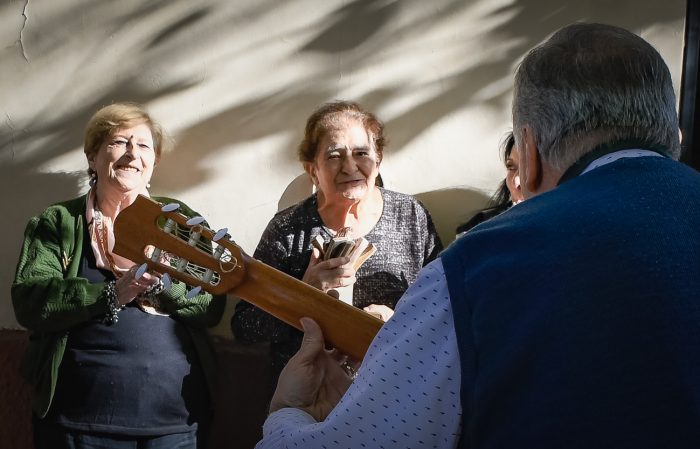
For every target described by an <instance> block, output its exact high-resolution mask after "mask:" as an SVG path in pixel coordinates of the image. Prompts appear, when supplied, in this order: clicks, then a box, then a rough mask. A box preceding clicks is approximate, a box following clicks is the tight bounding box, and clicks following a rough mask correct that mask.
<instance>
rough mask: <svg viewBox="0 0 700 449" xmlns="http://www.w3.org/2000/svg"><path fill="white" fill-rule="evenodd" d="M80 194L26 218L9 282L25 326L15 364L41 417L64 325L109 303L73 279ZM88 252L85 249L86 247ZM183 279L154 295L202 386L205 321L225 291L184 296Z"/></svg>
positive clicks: (211, 321) (216, 316)
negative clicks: (191, 350) (190, 346)
mask: <svg viewBox="0 0 700 449" xmlns="http://www.w3.org/2000/svg"><path fill="white" fill-rule="evenodd" d="M153 199H154V200H155V201H159V202H161V203H172V202H177V203H179V204H180V209H179V212H181V213H183V214H184V215H187V216H190V217H192V216H195V215H197V214H196V213H195V212H194V211H193V210H192V209H190V208H189V207H187V206H186V205H185V204H183V203H181V202H179V201H177V200H173V199H171V198H164V197H153ZM85 208H86V195H83V196H81V197H78V198H75V199H72V200H69V201H65V202H62V203H58V204H55V205H53V206H50V207H49V208H47V209H46V210H45V211H44V212H43V213H42V214H41V215H39V216H36V217H33V218H32V219H31V220H29V223H28V224H27V228H26V230H25V232H24V243H23V244H22V251H21V253H20V258H19V262H18V264H17V271H16V274H15V279H14V282H13V283H12V304H13V306H14V310H15V316H16V317H17V321H18V322H19V324H21V325H22V326H24V327H26V328H27V329H29V330H30V331H31V334H30V337H29V347H28V349H27V354H26V356H25V359H24V361H23V363H22V367H21V371H22V375H23V376H24V377H25V378H26V379H27V380H29V382H30V383H31V384H32V385H33V386H34V399H33V404H32V408H33V410H34V413H35V414H36V415H37V416H38V417H41V418H43V417H44V416H46V413H47V412H48V410H49V408H50V407H51V401H52V399H53V395H54V391H55V389H56V380H57V378H58V368H59V366H60V364H61V360H62V358H63V353H64V351H65V348H66V341H67V339H68V333H69V331H70V329H71V327H73V326H75V325H77V324H80V323H84V322H86V321H88V320H91V319H93V318H95V317H98V316H101V315H104V314H105V313H106V312H107V310H108V304H107V300H106V299H105V297H104V296H103V295H102V291H103V290H104V287H105V284H104V283H97V284H91V283H89V282H88V281H87V280H86V279H83V278H80V277H78V269H79V267H80V260H81V258H82V253H83V240H84V239H83V235H84V226H85V223H86V221H85ZM86 250H87V251H90V250H91V249H90V248H86ZM185 294H186V285H185V284H183V283H181V282H173V287H172V288H171V289H170V290H168V291H167V292H163V293H161V294H160V295H159V297H158V299H159V300H160V302H161V304H162V305H163V306H164V308H165V309H166V311H167V312H169V313H170V315H171V316H172V317H174V319H177V320H179V321H180V322H182V323H183V324H185V325H186V328H187V329H188V331H189V332H190V334H191V336H192V340H193V342H194V345H195V348H196V350H197V353H198V355H199V358H200V362H201V365H202V368H203V369H204V372H205V375H206V377H207V382H208V384H209V388H210V391H211V389H212V388H213V386H214V385H215V379H214V376H215V373H216V365H215V354H214V351H213V348H212V345H211V342H210V340H209V336H208V333H207V331H206V328H207V327H211V326H214V325H216V324H217V323H218V322H219V320H220V319H221V316H222V315H223V312H224V307H225V305H226V304H225V302H226V297H225V296H212V295H210V294H208V293H203V294H200V295H198V296H195V297H194V298H192V299H187V298H185Z"/></svg>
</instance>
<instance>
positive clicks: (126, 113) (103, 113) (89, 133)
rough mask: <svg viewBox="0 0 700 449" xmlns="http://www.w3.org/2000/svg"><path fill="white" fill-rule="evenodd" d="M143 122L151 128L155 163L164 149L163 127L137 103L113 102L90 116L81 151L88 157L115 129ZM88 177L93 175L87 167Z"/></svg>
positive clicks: (92, 171)
mask: <svg viewBox="0 0 700 449" xmlns="http://www.w3.org/2000/svg"><path fill="white" fill-rule="evenodd" d="M142 123H145V124H146V125H148V127H149V128H150V130H151V135H152V137H153V151H154V152H155V154H156V163H158V161H160V157H161V155H162V154H163V153H164V152H165V150H166V148H165V147H166V139H167V138H166V136H165V132H164V131H163V128H162V127H161V126H160V124H159V123H158V122H156V121H155V120H153V119H152V118H151V116H150V115H149V114H148V112H146V110H145V109H144V108H143V106H141V105H140V104H137V103H130V102H124V103H114V104H110V105H109V106H105V107H103V108H102V109H100V110H99V111H97V112H95V114H94V115H93V116H92V118H90V121H89V122H88V124H87V127H86V128H85V143H84V145H83V151H84V152H85V156H87V157H88V159H89V158H90V157H91V156H93V155H94V154H95V153H97V152H98V151H99V150H100V146H102V144H103V143H104V141H105V139H108V138H109V137H110V136H111V135H112V134H113V133H114V132H115V131H117V130H118V129H123V128H131V127H133V126H136V125H140V124H142ZM88 175H89V176H90V178H93V177H94V176H95V172H94V170H92V169H91V168H88Z"/></svg>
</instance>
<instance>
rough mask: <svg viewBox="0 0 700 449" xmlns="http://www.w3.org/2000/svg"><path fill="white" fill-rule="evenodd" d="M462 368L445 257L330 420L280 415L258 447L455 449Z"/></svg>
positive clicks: (378, 340)
mask: <svg viewBox="0 0 700 449" xmlns="http://www.w3.org/2000/svg"><path fill="white" fill-rule="evenodd" d="M460 382H461V376H460V364H459V353H458V349H457V339H456V335H455V330H454V321H453V317H452V309H451V306H450V298H449V293H448V290H447V281H446V279H445V274H444V270H443V267H442V263H441V261H440V259H438V260H436V261H434V262H433V263H431V264H429V265H428V266H427V267H426V268H425V269H423V270H422V271H421V273H420V275H419V277H418V279H417V280H416V282H415V283H414V284H413V285H412V286H411V287H410V288H409V289H408V290H407V291H406V293H405V294H404V296H403V297H402V299H401V300H400V301H399V303H398V304H397V307H396V312H395V313H394V315H393V317H392V318H391V319H390V320H389V321H388V322H387V323H386V324H385V325H384V326H383V327H382V329H381V330H380V331H379V333H378V334H377V336H376V337H375V339H374V341H373V342H372V345H371V346H370V348H369V350H368V352H367V354H366V356H365V359H364V361H363V363H362V366H361V367H360V370H359V373H358V377H357V378H356V379H355V381H354V382H353V384H352V385H351V386H350V388H349V389H348V391H347V392H346V394H345V396H343V398H342V399H341V401H340V402H339V403H338V405H337V406H336V407H335V408H334V409H333V411H332V412H331V414H330V415H329V416H328V417H327V418H326V419H325V420H324V421H323V422H315V420H314V419H313V418H312V417H311V416H309V415H308V414H307V413H305V412H303V411H301V410H298V409H293V408H286V409H282V410H278V411H276V412H275V413H272V414H271V415H270V416H269V417H268V418H267V420H266V421H265V425H264V427H263V439H262V440H261V441H260V442H259V443H258V445H257V446H256V447H257V448H258V449H270V448H293V447H304V448H310V449H312V448H323V447H335V448H348V449H351V448H352V449H355V448H363V447H367V448H373V447H411V448H451V447H456V445H457V443H458V441H459V434H460V423H461V406H460V396H459V392H460Z"/></svg>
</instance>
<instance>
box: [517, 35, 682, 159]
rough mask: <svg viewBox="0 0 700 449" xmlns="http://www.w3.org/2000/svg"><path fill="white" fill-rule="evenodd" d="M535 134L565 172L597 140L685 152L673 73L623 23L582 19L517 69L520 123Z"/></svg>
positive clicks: (537, 49)
mask: <svg viewBox="0 0 700 449" xmlns="http://www.w3.org/2000/svg"><path fill="white" fill-rule="evenodd" d="M525 126H527V127H529V128H530V131H531V132H532V133H533V136H534V139H535V142H536V143H537V146H538V149H539V152H540V156H541V157H542V159H543V161H545V162H546V163H548V164H549V165H551V166H553V167H555V168H557V169H559V170H566V169H567V168H568V167H570V166H571V165H572V164H573V163H574V162H576V160H578V159H579V158H580V157H581V156H583V155H584V154H586V153H588V152H589V151H590V150H592V149H593V148H595V147H596V146H598V145H601V144H605V143H612V142H615V141H623V140H634V141H640V142H643V143H645V144H648V145H653V146H663V147H665V148H666V150H667V151H668V153H669V154H670V155H671V156H672V157H674V158H675V159H677V158H678V157H679V155H680V139H679V135H678V117H677V115H676V100H675V95H674V92H673V85H672V82H671V74H670V73H669V71H668V67H667V66H666V63H665V62H664V61H663V59H662V58H661V55H659V53H658V52H657V51H656V50H655V49H654V47H652V46H651V45H650V44H649V43H648V42H646V41H645V40H644V39H642V38H641V37H639V36H637V35H635V34H632V33H630V32H629V31H627V30H624V29H622V28H618V27H614V26H610V25H602V24H585V23H576V24H572V25H569V26H567V27H564V28H562V29H561V30H559V31H557V32H556V33H554V35H552V37H550V38H549V39H548V40H547V41H546V42H544V43H543V44H541V45H539V46H538V47H535V48H534V49H533V50H531V51H530V52H529V53H528V54H527V56H525V59H524V60H523V61H522V63H521V64H520V66H519V67H518V70H517V72H516V74H515V89H514V94H513V128H514V134H515V138H516V143H517V146H520V145H521V142H522V138H523V136H522V130H523V128H524V127H525Z"/></svg>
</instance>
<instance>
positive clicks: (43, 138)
mask: <svg viewBox="0 0 700 449" xmlns="http://www.w3.org/2000/svg"><path fill="white" fill-rule="evenodd" d="M684 14H685V0H667V1H664V2H658V1H655V0H617V1H612V0H610V1H608V0H564V1H562V0H481V1H478V0H470V1H447V0H430V1H424V0H401V1H387V0H376V1H375V0H367V1H354V2H352V1H340V0H287V1H277V0H236V1H230V0H207V1H190V0H168V1H165V0H160V1H157V0H152V1H135V0H120V1H119V2H111V1H105V0H90V1H87V0H61V1H55V0H27V1H3V2H1V3H0V192H2V193H1V194H2V196H3V204H4V208H3V209H4V210H3V212H4V214H3V218H2V220H0V235H2V237H3V243H2V244H1V245H0V260H3V261H4V263H3V264H2V265H0V291H1V292H2V296H0V298H2V300H0V328H15V327H17V324H16V322H15V320H14V316H13V313H12V307H11V303H10V298H9V288H10V283H11V280H12V276H13V273H14V267H15V263H16V260H17V255H18V252H19V245H20V243H21V236H22V231H23V229H24V225H25V223H26V221H27V219H28V218H29V216H31V215H32V214H36V213H38V212H40V211H41V210H42V209H43V208H44V207H45V206H47V205H48V204H50V203H52V202H55V201H59V200H63V199H67V198H70V197H73V196H76V195H78V194H80V193H82V192H84V191H85V178H84V176H83V173H84V169H85V168H86V162H85V159H84V156H83V154H82V149H81V140H82V133H83V129H84V125H85V123H86V121H87V120H88V118H89V117H90V115H91V114H92V113H93V112H94V111H95V110H96V109H97V108H99V107H100V106H102V105H105V104H107V103H110V102H113V101H118V100H133V101H138V102H142V103H145V104H146V105H147V106H148V107H149V109H150V110H151V112H152V113H153V115H154V116H155V117H156V118H158V119H159V120H160V121H162V123H163V124H164V125H165V127H166V129H167V130H169V132H170V133H171V134H172V135H173V137H174V138H175V140H176V142H177V146H176V149H175V150H174V152H172V153H171V154H169V155H167V156H166V157H165V159H164V160H163V161H162V163H161V164H160V166H159V167H158V168H157V172H156V175H155V177H154V179H153V182H152V192H153V193H155V194H165V195H170V196H175V197H177V198H180V199H182V200H184V201H186V202H187V203H189V204H190V205H191V206H193V207H194V208H195V209H197V210H199V211H200V212H201V213H202V214H203V215H204V216H205V217H206V218H207V219H208V220H209V222H210V223H211V224H212V226H213V227H216V228H219V227H223V226H227V227H228V228H229V229H230V233H231V234H232V236H233V237H234V239H235V240H236V241H237V242H238V243H239V244H240V245H241V246H242V247H243V248H244V249H245V250H246V251H248V252H250V253H252V251H253V250H254V248H255V245H256V243H257V241H258V238H259V236H260V234H261V232H262V230H263V229H264V227H265V225H266V223H267V221H268V220H269V219H270V217H271V216H272V214H273V213H274V212H275V211H276V210H277V208H278V202H279V201H280V199H281V197H283V194H285V192H286V195H284V198H283V201H284V202H289V201H292V200H294V199H300V197H301V196H303V195H305V194H306V193H307V192H308V185H307V184H305V183H304V182H303V180H301V181H299V180H298V181H299V182H298V184H294V186H295V187H294V188H292V189H290V190H287V188H288V186H290V184H291V183H292V182H293V181H294V180H295V179H297V177H299V176H300V175H301V174H302V169H301V166H300V164H299V163H298V162H297V161H296V159H295V153H294V147H295V144H296V143H297V141H298V140H299V139H300V137H301V132H302V128H303V124H304V121H305V118H306V116H307V115H308V114H309V112H310V111H311V110H312V109H313V108H314V107H315V106H316V105H318V104H320V103H322V102H325V101H328V100H332V99H336V98H343V99H352V100H356V101H359V102H361V103H363V104H364V105H366V106H367V107H368V108H370V109H371V110H373V111H374V112H376V113H377V114H378V115H379V117H381V118H382V119H384V120H385V122H386V124H387V131H388V136H389V140H390V142H389V147H388V149H387V153H386V156H385V160H384V162H383V164H382V169H381V172H382V175H383V178H384V180H385V183H386V185H387V186H388V187H389V188H393V189H395V190H399V191H403V192H407V193H411V194H416V195H418V196H419V198H421V199H422V200H424V201H425V203H426V204H427V205H428V207H429V208H430V210H431V211H432V212H433V214H434V216H435V219H436V221H437V223H438V226H439V231H440V232H441V234H442V237H443V238H444V239H445V240H446V241H449V240H451V239H452V237H453V232H454V229H455V227H456V225H457V224H458V223H460V222H462V221H464V220H465V219H467V218H468V217H469V216H470V215H471V214H472V213H473V212H474V211H475V210H477V209H478V208H480V207H482V205H483V204H484V202H485V201H486V199H487V197H488V196H489V195H490V194H491V192H492V190H493V189H494V188H495V187H496V185H497V184H498V182H499V180H500V179H501V178H502V176H503V169H502V164H501V161H500V160H499V158H498V154H497V144H498V142H499V140H500V138H501V137H502V135H503V134H504V133H505V132H506V131H507V130H508V129H509V127H510V111H509V109H510V95H511V85H512V74H513V70H514V67H515V66H516V64H517V62H518V61H519V59H520V58H521V57H522V55H523V54H524V53H525V52H526V51H527V50H528V49H529V48H531V47H532V46H534V45H535V44H536V43H538V42H540V41H541V40H542V39H543V38H545V37H546V36H547V35H549V34H550V33H551V32H553V31H554V30H555V29H557V28H558V27H560V26H562V25H564V24H567V23H570V22H573V21H577V20H587V21H601V22H607V23H613V24H617V25H620V26H624V27H626V28H629V29H631V30H633V31H635V32H638V33H641V34H642V36H644V37H645V38H647V39H648V40H650V41H651V42H652V43H653V44H655V45H656V46H657V48H658V49H659V50H660V51H661V53H662V55H663V56H664V57H665V59H666V60H667V62H668V64H669V66H670V67H671V71H672V74H673V77H674V81H675V82H676V85H678V83H679V81H680V66H681V54H682V39H683V24H684V20H683V19H684ZM217 332H218V333H219V334H221V335H227V334H228V326H227V320H226V319H225V320H224V321H223V322H222V324H221V325H220V327H219V328H218V329H217Z"/></svg>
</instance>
